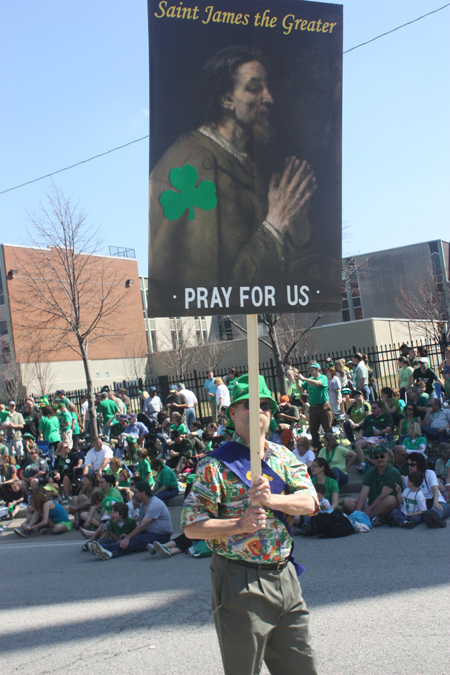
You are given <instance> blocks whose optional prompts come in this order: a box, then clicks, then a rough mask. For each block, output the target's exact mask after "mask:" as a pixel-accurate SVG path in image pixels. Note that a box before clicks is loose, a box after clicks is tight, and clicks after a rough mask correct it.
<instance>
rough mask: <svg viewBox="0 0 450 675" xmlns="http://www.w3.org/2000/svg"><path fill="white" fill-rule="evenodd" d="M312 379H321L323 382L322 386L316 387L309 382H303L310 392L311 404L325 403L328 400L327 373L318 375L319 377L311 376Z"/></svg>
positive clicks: (304, 387)
mask: <svg viewBox="0 0 450 675" xmlns="http://www.w3.org/2000/svg"><path fill="white" fill-rule="evenodd" d="M308 379H310V380H319V381H320V382H321V383H322V386H321V387H315V386H314V385H313V384H308V382H304V383H303V385H302V386H303V389H306V390H307V392H308V400H309V405H310V406H311V405H323V404H324V403H326V402H327V401H328V378H327V376H326V375H318V376H317V377H312V378H311V377H310V378H308Z"/></svg>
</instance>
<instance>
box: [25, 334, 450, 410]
mask: <svg viewBox="0 0 450 675" xmlns="http://www.w3.org/2000/svg"><path fill="white" fill-rule="evenodd" d="M414 346H415V347H416V348H421V349H425V350H426V355H427V356H428V358H429V361H430V367H431V368H432V369H433V370H434V371H435V372H437V371H438V367H439V364H440V363H441V362H442V360H443V358H444V347H443V345H442V344H440V343H422V342H417V343H416V344H415V345H414ZM357 352H360V353H362V354H367V356H368V357H369V365H370V367H371V368H372V370H373V375H374V378H375V379H376V381H377V386H378V392H379V391H380V389H381V388H382V387H391V388H392V389H397V388H398V378H397V374H398V370H399V366H398V357H399V356H400V343H398V344H388V345H377V346H372V347H356V346H352V347H351V348H350V349H347V350H345V351H340V352H326V353H325V352H324V353H321V354H309V355H306V356H304V357H303V358H302V359H301V360H300V361H297V362H296V363H293V364H292V365H293V366H295V367H297V368H298V369H299V371H300V372H301V373H304V374H308V366H309V364H310V363H311V361H318V362H319V363H320V364H321V366H322V367H323V366H324V365H325V363H326V359H327V358H331V359H332V360H333V361H335V360H337V359H344V360H345V361H348V360H351V359H352V357H353V354H355V353H357ZM237 369H238V370H239V372H240V373H241V374H244V373H246V372H247V366H237ZM228 370H229V366H227V367H224V368H218V369H216V371H215V372H214V375H215V377H222V378H223V377H224V376H225V375H227V374H228ZM207 372H208V371H206V370H193V371H192V372H189V373H187V374H185V375H184V377H183V383H184V385H185V387H186V389H190V390H192V391H193V392H194V393H195V395H196V397H197V400H198V402H199V405H198V408H197V417H198V418H199V419H201V421H202V422H203V423H206V422H208V421H209V420H210V419H211V411H210V407H209V401H208V397H207V391H206V389H205V387H204V384H205V380H206V379H207ZM260 374H261V375H263V376H264V378H265V380H266V382H267V384H268V386H269V388H270V389H271V391H272V393H273V394H274V395H275V397H276V398H278V396H279V391H280V387H279V383H278V381H277V375H276V369H275V363H274V361H273V359H269V361H266V362H263V363H260ZM179 382H180V380H179V379H178V378H177V377H176V375H162V376H159V377H158V376H152V377H150V378H148V379H146V380H145V381H142V380H140V381H139V382H138V383H135V384H131V385H130V383H129V382H125V381H124V382H114V383H113V385H112V388H114V389H115V390H117V389H120V388H122V387H123V388H125V389H126V391H127V395H128V396H129V398H130V399H131V409H132V411H133V412H139V411H140V410H142V406H143V403H144V399H143V392H148V391H149V389H150V387H156V389H157V393H158V396H159V397H160V398H161V401H162V402H163V404H164V402H165V400H166V398H167V396H168V395H169V391H170V385H171V384H178V383H179ZM100 391H101V388H100V387H97V388H95V389H94V392H95V393H96V394H99V393H100ZM86 393H87V390H86V389H78V390H74V391H67V392H66V395H67V396H68V398H69V399H70V400H71V401H72V403H74V404H75V405H76V406H77V408H78V409H80V405H81V396H82V395H83V394H86ZM19 409H21V408H20V407H19Z"/></svg>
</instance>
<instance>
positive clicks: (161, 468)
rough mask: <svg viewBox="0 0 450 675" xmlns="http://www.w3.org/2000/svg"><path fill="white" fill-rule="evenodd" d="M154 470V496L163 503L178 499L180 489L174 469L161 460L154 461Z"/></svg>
mask: <svg viewBox="0 0 450 675" xmlns="http://www.w3.org/2000/svg"><path fill="white" fill-rule="evenodd" d="M151 466H152V470H153V471H156V477H155V485H154V487H153V494H154V496H155V497H158V499H161V501H163V502H168V501H169V500H170V499H172V498H173V497H176V496H177V494H178V492H179V488H178V479H177V475H176V473H175V472H174V471H172V469H171V468H170V467H168V466H166V464H165V463H164V462H163V461H162V460H161V459H154V460H152V464H151Z"/></svg>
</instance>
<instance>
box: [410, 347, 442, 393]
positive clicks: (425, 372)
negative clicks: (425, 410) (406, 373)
mask: <svg viewBox="0 0 450 675" xmlns="http://www.w3.org/2000/svg"><path fill="white" fill-rule="evenodd" d="M414 382H415V383H416V384H418V383H419V382H424V383H425V391H426V393H427V394H428V396H429V397H430V398H434V397H435V396H436V392H435V390H434V384H435V383H437V384H440V385H441V387H442V388H444V383H443V381H442V380H441V379H440V378H439V377H438V376H437V375H436V373H435V372H434V370H431V368H430V366H429V363H428V357H425V356H422V357H420V359H419V368H416V370H415V371H414Z"/></svg>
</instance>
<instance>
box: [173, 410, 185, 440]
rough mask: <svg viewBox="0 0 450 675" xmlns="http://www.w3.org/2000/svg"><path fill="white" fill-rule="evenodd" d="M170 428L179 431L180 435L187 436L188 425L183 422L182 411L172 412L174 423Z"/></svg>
mask: <svg viewBox="0 0 450 675" xmlns="http://www.w3.org/2000/svg"><path fill="white" fill-rule="evenodd" d="M170 429H171V431H178V433H179V434H180V436H182V437H183V438H186V435H187V427H186V425H185V424H183V418H182V417H181V415H180V413H177V412H173V413H172V424H171V425H170Z"/></svg>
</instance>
